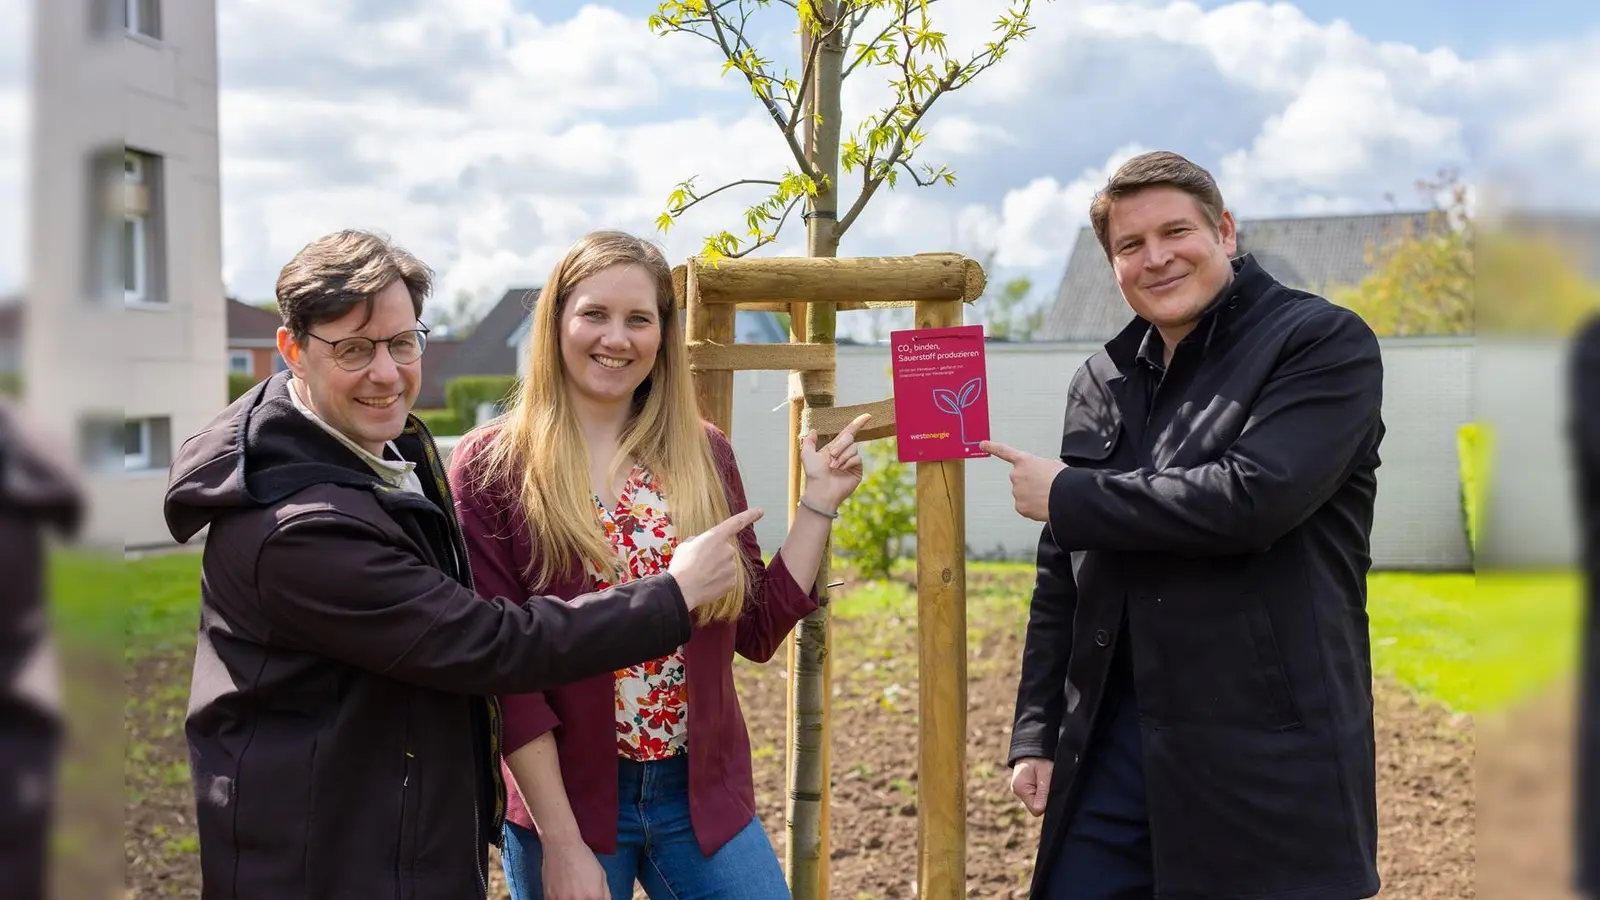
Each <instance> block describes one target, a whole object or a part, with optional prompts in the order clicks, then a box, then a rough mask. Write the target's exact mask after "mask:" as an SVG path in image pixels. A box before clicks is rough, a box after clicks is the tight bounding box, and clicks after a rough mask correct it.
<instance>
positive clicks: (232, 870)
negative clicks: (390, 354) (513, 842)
mask: <svg viewBox="0 0 1600 900" xmlns="http://www.w3.org/2000/svg"><path fill="white" fill-rule="evenodd" d="M288 381H289V375H288V373H282V374H279V375H275V376H273V377H272V378H270V379H268V380H267V381H265V382H263V383H262V384H261V385H260V386H258V387H256V388H254V389H252V390H251V391H250V392H248V393H246V394H245V395H244V396H243V397H241V398H240V399H239V400H238V401H237V402H235V403H234V404H233V405H232V406H230V407H229V408H228V409H226V410H224V411H223V412H222V413H220V414H219V415H218V416H217V417H216V418H215V419H214V420H213V421H212V422H211V424H210V425H208V426H207V427H206V429H205V430H204V431H202V432H201V433H200V434H198V435H196V436H194V437H193V438H190V439H189V440H188V441H186V442H185V443H184V445H183V448H182V450H180V451H179V453H178V458H177V460H176V462H175V463H174V464H173V467H172V476H171V484H170V486H169V488H168V491H167V496H166V517H167V523H168V527H169V528H170V529H171V531H172V534H173V537H175V538H177V539H178V540H179V541H185V540H188V539H189V538H190V537H192V536H194V534H195V533H196V532H198V531H199V530H200V528H201V527H202V526H206V525H209V526H210V532H209V534H208V536H207V538H206V542H205V558H204V561H203V562H202V565H201V583H200V634H199V639H198V642H197V645H196V647H195V664H194V678H193V683H192V687H191V689H190V696H189V713H188V717H187V721H186V722H185V726H184V731H185V735H186V736H187V738H188V744H189V760H190V770H191V777H192V779H193V783H194V790H195V802H196V819H195V824H196V827H197V829H198V831H199V836H200V871H201V878H202V885H201V893H200V896H201V898H202V900H287V898H295V900H335V898H339V900H343V898H357V897H361V898H365V897H382V898H391V897H392V898H396V900H447V898H448V900H457V898H463V897H468V898H470V897H479V898H481V897H485V896H487V892H488V891H487V874H488V860H487V856H488V850H487V848H488V845H489V844H490V843H499V841H500V829H501V824H502V822H503V816H504V811H505V785H504V783H503V782H502V781H501V775H500V766H499V755H500V744H499V741H500V724H499V715H498V709H499V707H498V705H497V704H496V703H495V702H494V700H493V697H492V696H491V695H493V694H495V693H498V692H506V693H515V692H519V691H538V690H544V689H546V688H549V687H553V686H555V685H557V684H561V683H564V682H566V681H573V680H579V679H582V678H588V677H592V676H594V675H599V674H602V673H605V672H610V671H612V670H613V669H618V668H623V667H626V666H629V665H632V664H634V663H638V662H643V661H645V660H649V659H654V658H656V657H659V656H662V655H665V654H667V653H670V652H672V649H673V648H674V647H677V646H678V645H680V644H682V643H683V642H684V641H686V640H688V639H689V634H690V624H691V623H690V618H689V611H688V608H687V607H686V606H685V605H684V602H683V596H682V594H681V592H680V591H679V590H678V587H677V585H676V583H675V582H673V580H672V578H671V576H667V575H663V576H658V577H652V578H646V579H640V580H637V581H634V582H630V583H628V584H625V585H621V586H619V587H617V588H615V589H613V590H611V591H606V592H603V593H600V594H593V595H589V596H588V597H586V598H579V599H578V600H575V601H574V602H572V603H570V604H569V603H566V602H563V601H561V600H558V599H553V598H541V597H534V598H531V599H529V598H523V597H510V598H497V599H492V600H491V599H486V598H482V597H479V596H478V595H477V594H475V593H473V591H472V590H471V587H470V586H471V572H470V570H469V569H468V567H467V562H466V550H465V545H464V544H463V542H462V539H461V532H460V528H459V526H458V524H457V522H456V518H455V511H454V504H453V503H452V501H451V498H450V489H449V486H448V484H447V483H446V482H445V478H444V470H443V467H442V466H441V465H440V460H439V458H438V454H437V452H436V449H435V447H434V444H433V441H432V439H431V438H430V437H429V436H428V434H427V431H426V430H425V429H424V428H423V427H422V426H421V425H420V423H419V422H418V421H417V420H416V419H415V418H414V417H413V418H412V419H411V420H410V422H409V423H408V424H407V426H406V429H405V433H404V434H402V435H401V436H400V437H399V439H397V440H396V441H395V444H396V446H397V447H398V448H399V450H400V452H401V454H402V455H403V456H404V457H405V458H407V459H409V460H411V461H412V462H415V463H417V469H416V472H417V475H418V476H419V478H420V479H421V482H422V486H423V489H424V491H425V496H418V495H416V494H414V493H411V492H408V491H405V490H401V489H398V488H393V487H390V486H389V485H387V484H386V483H385V482H382V481H380V480H379V479H378V478H377V477H376V476H375V475H374V474H373V473H372V471H371V470H370V469H369V468H368V467H367V466H366V464H365V463H363V462H361V461H360V460H359V459H358V458H357V457H356V456H355V454H353V453H351V452H350V451H349V450H347V449H345V447H344V445H342V444H340V443H339V442H338V441H336V440H334V438H333V437H332V436H331V435H329V434H328V433H327V432H325V431H323V430H322V429H321V428H319V427H318V426H317V425H316V424H315V423H313V422H312V421H311V420H310V419H308V418H306V417H305V416H304V415H302V414H301V413H300V412H299V411H298V410H296V409H295V408H294V407H293V405H292V404H291V401H290V399H289V394H288V390H289V388H288Z"/></svg>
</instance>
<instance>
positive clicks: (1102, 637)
mask: <svg viewBox="0 0 1600 900" xmlns="http://www.w3.org/2000/svg"><path fill="white" fill-rule="evenodd" d="M1094 642H1095V643H1096V644H1099V645H1100V646H1102V647H1109V646H1111V634H1110V632H1108V631H1106V630H1105V629H1104V628H1102V629H1100V630H1099V631H1096V632H1095V633H1094Z"/></svg>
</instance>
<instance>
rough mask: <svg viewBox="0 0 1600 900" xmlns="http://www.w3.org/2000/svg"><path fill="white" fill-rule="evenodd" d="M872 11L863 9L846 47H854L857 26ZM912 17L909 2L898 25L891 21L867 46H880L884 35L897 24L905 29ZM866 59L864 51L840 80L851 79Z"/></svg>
mask: <svg viewBox="0 0 1600 900" xmlns="http://www.w3.org/2000/svg"><path fill="white" fill-rule="evenodd" d="M937 2H939V0H927V4H926V5H928V6H932V5H934V4H935V3H937ZM870 11H871V10H870V8H867V9H863V10H862V14H861V18H860V19H858V20H857V21H856V22H855V23H854V24H852V25H851V27H850V33H849V34H848V35H846V36H845V39H844V42H845V46H847V47H848V46H851V45H853V44H854V43H855V36H856V26H858V25H860V24H861V23H862V22H865V21H866V19H867V13H868V12H870ZM910 16H911V3H909V2H908V3H907V4H906V8H905V14H904V15H903V16H902V17H901V18H900V21H899V22H898V23H896V22H894V21H893V20H891V21H890V22H889V24H887V25H885V26H883V30H882V31H880V32H878V36H877V37H875V38H873V39H872V40H871V41H870V42H869V43H868V44H867V45H866V46H867V47H868V48H869V49H870V48H872V47H876V46H877V45H878V42H879V41H881V40H883V38H884V35H886V34H888V33H889V32H890V31H892V30H893V29H894V27H895V25H896V24H899V25H900V26H901V27H902V28H904V27H905V23H906V19H908V18H910ZM866 57H867V51H866V50H863V51H862V52H861V53H860V54H858V55H857V56H856V58H855V59H854V60H852V61H851V63H850V65H848V66H845V69H844V74H842V75H840V76H839V80H840V81H843V80H845V79H846V78H849V77H850V73H851V72H854V71H855V70H856V66H859V65H861V63H862V62H863V61H864V60H865V59H866Z"/></svg>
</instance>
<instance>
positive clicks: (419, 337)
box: [306, 327, 428, 372]
mask: <svg viewBox="0 0 1600 900" xmlns="http://www.w3.org/2000/svg"><path fill="white" fill-rule="evenodd" d="M306 334H307V335H308V336H310V337H314V338H317V340H319V341H321V342H323V343H324V344H327V345H328V346H329V347H332V348H333V362H334V364H335V365H337V366H338V367H339V368H341V369H344V370H345V371H347V372H359V371H360V370H362V369H365V368H366V367H367V366H368V364H370V363H371V362H372V359H373V357H375V356H377V354H378V345H379V344H388V345H389V358H390V359H392V360H394V361H395V364H396V365H401V366H407V365H410V364H411V363H414V362H416V361H417V360H419V359H421V358H422V351H423V350H425V349H427V347H428V329H427V328H426V327H423V328H413V329H411V330H410V331H402V332H400V333H399V334H397V335H394V336H392V337H386V338H379V339H377V340H374V339H372V338H366V337H347V338H340V339H339V340H337V341H330V340H328V339H327V338H324V337H317V336H316V335H314V334H312V333H311V332H309V331H308V332H306Z"/></svg>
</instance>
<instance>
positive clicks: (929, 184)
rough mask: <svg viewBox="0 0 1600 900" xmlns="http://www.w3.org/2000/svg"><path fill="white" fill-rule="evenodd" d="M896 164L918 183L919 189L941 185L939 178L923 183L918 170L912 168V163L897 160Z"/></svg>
mask: <svg viewBox="0 0 1600 900" xmlns="http://www.w3.org/2000/svg"><path fill="white" fill-rule="evenodd" d="M894 164H895V165H898V166H899V167H900V168H902V169H905V170H906V172H907V174H909V175H910V176H911V180H912V181H914V182H916V183H917V187H933V186H934V185H936V184H938V183H939V180H938V179H937V178H932V179H929V180H928V181H923V180H922V178H921V177H919V176H918V175H917V170H916V169H913V168H911V163H909V162H906V161H905V160H903V159H897V160H895V162H894Z"/></svg>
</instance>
